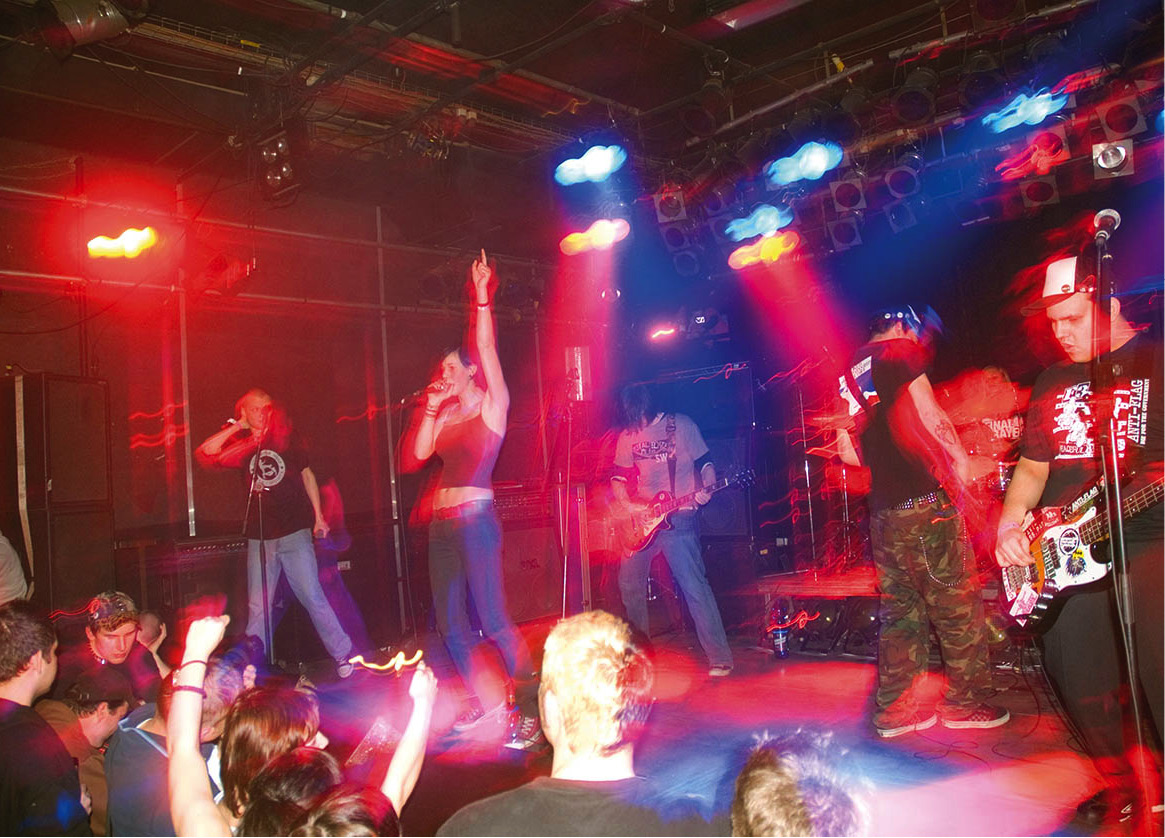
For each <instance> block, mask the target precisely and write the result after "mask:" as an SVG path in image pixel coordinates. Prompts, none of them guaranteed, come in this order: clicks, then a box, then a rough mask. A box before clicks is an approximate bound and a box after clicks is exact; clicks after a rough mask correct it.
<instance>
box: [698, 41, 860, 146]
mask: <svg viewBox="0 0 1165 838" xmlns="http://www.w3.org/2000/svg"><path fill="white" fill-rule="evenodd" d="M872 66H874V62H873V61H872V60H867V61H863V62H862V63H861V64H858V65H856V66H853V67H847V68H846V69H845V70H843V71H841V72H840V73H837V74H836V75H832V76H830V77H829V78H827V79H824V80H822V81H819V82H817V83H816V84H811V85H809V86H808V87H803V88H801V89H800V90H798V91H795V92H793V93H790V94H789V95H788V96H784V97H782V98H780V99H778V100H777V101H775V102H769V103H768V104H767V105H761V106H760V107H759V108H755V109H754V110H751V111H749V112H748V113H746V114H744V116H739V117H737V118H736V119H733V120H732V121H730V122H726V123H724V124H723V125H721V126H720V127H719V128H717V129H716V132H715V133H714V134H713V135H712V136H713V137H718V136H720V135H721V134H724V133H726V132H728V131H731V130H733V129H734V128H739V127H740V126H741V125H744V124H746V123H748V122H751V121H752V120H754V119H756V118H757V117H758V116H763V115H764V114H766V113H769V112H770V111H775V110H776V109H777V108H782V107H784V106H785V105H788V104H790V103H792V102H796V101H797V100H798V99H800V98H801V97H803V96H809V95H810V94H813V93H817V92H818V91H821V90H825V89H826V88H828V87H832V86H833V85H835V84H837V83H838V82H839V81H842V80H843V79H848V78H849V77H850V76H853V75H855V74H857V73H862V72H865V71H866V70H868V69H870V67H872ZM710 139H711V137H691V138H689V139H688V141H687V142H686V143H684V148H694V147H695V146H698V145H700V144H701V143H705V142H707V141H708V140H710Z"/></svg>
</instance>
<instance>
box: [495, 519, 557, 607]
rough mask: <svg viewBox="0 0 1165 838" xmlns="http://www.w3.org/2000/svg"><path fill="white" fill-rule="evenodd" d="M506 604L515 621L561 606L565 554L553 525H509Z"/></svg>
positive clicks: (505, 556) (505, 536) (505, 561)
mask: <svg viewBox="0 0 1165 838" xmlns="http://www.w3.org/2000/svg"><path fill="white" fill-rule="evenodd" d="M502 575H503V576H504V577H505V582H506V605H507V606H508V607H509V609H510V617H511V618H512V619H513V620H514V622H516V623H524V622H526V621H528V620H538V619H541V618H543V617H549V616H551V615H553V614H559V613H561V610H562V557H561V556H559V555H558V539H557V538H556V537H555V532H554V527H553V526H536V527H507V528H505V531H504V532H503V533H502Z"/></svg>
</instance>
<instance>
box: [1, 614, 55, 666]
mask: <svg viewBox="0 0 1165 838" xmlns="http://www.w3.org/2000/svg"><path fill="white" fill-rule="evenodd" d="M56 642H57V632H56V629H54V628H53V624H52V622H50V621H49V618H48V617H46V616H44V614H42V613H41V612H40V611H39V610H38V609H37V608H35V607H34V606H32V605H30V604H29V603H28V602H26V601H24V600H22V599H14V600H12V601H11V602H8V603H5V604H4V605H0V684H5V683H7V682H9V681H11V680H12V679H13V678H15V677H16V676H17V675H19V674H20V673H21V672H23V671H24V668H25V667H26V666H28V662H29V661H30V660H32V656H33V655H35V654H36V653H37V652H40V653H41V654H42V655H44V657H45V660H51V659H52V653H53V644H54V643H56Z"/></svg>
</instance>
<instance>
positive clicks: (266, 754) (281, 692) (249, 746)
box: [220, 687, 320, 812]
mask: <svg viewBox="0 0 1165 838" xmlns="http://www.w3.org/2000/svg"><path fill="white" fill-rule="evenodd" d="M319 729H320V707H319V704H318V703H317V702H316V699H315V696H312V695H310V694H308V693H305V692H302V691H300V690H289V689H279V688H270V687H262V688H258V689H254V690H248V691H247V692H244V693H242V694H241V695H240V696H239V697H238V698H237V699H236V700H235V703H234V704H233V705H231V708H230V709H229V710H228V711H227V716H226V724H225V725H224V727H223V734H222V743H221V746H220V750H221V752H222V772H221V774H222V788H223V800H224V802H225V803H226V805H227V807H228V808H229V809H230V810H231V811H232V812H237V811H239V810H241V809H242V808H243V807H244V806H245V805H246V803H247V784H248V783H250V781H251V778H252V777H254V776H255V775H256V774H258V773H259V771H260V769H262V768H263V766H264V765H266V764H267V763H268V762H269V761H270V760H272V759H273V758H275V757H277V756H279V755H280V754H284V753H287V752H288V751H291V750H294V749H295V748H298V747H299V746H300V745H306V744H307V743H308V742H309V741H311V739H312V737H313V736H315V735H316V731H318V730H319Z"/></svg>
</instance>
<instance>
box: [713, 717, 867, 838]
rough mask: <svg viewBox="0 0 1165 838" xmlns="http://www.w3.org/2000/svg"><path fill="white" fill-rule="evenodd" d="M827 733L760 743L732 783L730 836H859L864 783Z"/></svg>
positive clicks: (807, 733) (864, 814)
mask: <svg viewBox="0 0 1165 838" xmlns="http://www.w3.org/2000/svg"><path fill="white" fill-rule="evenodd" d="M851 762H852V761H848V760H847V759H846V750H845V749H843V748H840V747H838V746H836V745H835V744H834V743H833V735H832V734H831V733H828V732H820V731H812V730H797V731H795V732H793V733H791V734H787V735H785V736H782V737H780V738H778V739H773V740H769V741H766V742H764V743H762V744H761V745H760V746H758V747H757V749H756V750H755V751H753V753H752V755H751V756H750V757H749V759H748V762H747V763H746V764H745V766H744V769H743V770H742V771H741V772H740V776H739V777H738V778H737V780H736V795H735V797H734V799H733V801H732V810H731V811H732V834H733V835H828V836H851V835H865V834H866V833H867V832H868V831H869V812H868V810H867V807H866V805H865V798H866V796H867V794H868V793H869V791H870V789H869V783H868V781H866V780H865V779H864V778H863V777H862V776H860V775H858V774H857V773H856V772H855V771H854V769H853V767H852V765H851V764H850V763H851Z"/></svg>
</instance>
